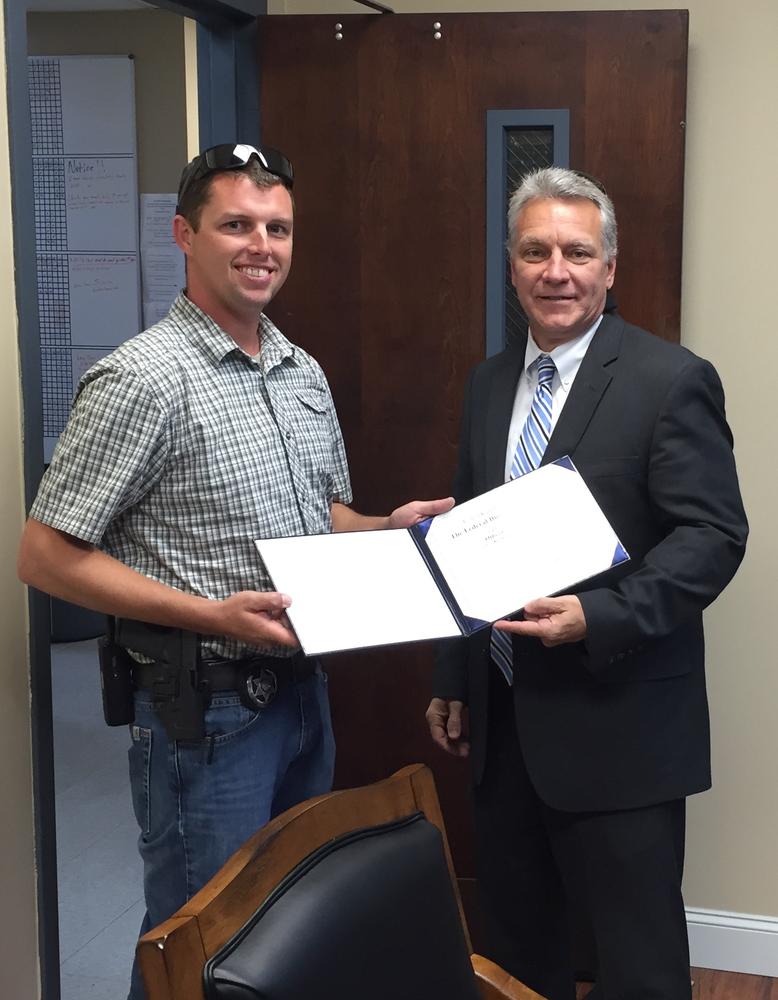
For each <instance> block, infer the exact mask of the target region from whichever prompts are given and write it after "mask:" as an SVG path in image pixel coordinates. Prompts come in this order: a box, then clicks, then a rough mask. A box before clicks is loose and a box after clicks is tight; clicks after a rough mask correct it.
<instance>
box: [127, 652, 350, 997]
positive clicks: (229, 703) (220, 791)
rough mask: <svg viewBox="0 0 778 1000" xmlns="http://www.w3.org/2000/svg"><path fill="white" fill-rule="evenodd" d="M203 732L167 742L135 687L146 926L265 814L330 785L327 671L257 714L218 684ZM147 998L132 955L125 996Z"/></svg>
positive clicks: (134, 776) (134, 751)
mask: <svg viewBox="0 0 778 1000" xmlns="http://www.w3.org/2000/svg"><path fill="white" fill-rule="evenodd" d="M205 732H206V739H205V740H203V741H202V742H191V743H189V742H183V741H178V742H169V741H168V739H167V736H166V734H165V730H164V729H163V727H162V724H161V723H160V721H159V718H158V716H157V713H156V712H155V710H154V706H153V704H152V702H151V697H150V695H149V693H148V692H146V691H137V692H136V693H135V722H134V724H133V725H132V726H131V727H130V734H131V737H132V745H131V747H130V751H129V759H130V785H131V789H132V801H133V808H134V810H135V817H136V819H137V821H138V825H139V826H140V831H141V832H140V837H139V839H138V848H139V850H140V855H141V858H142V859H143V887H144V893H145V897H146V916H145V917H144V919H143V924H142V925H141V934H145V932H146V931H147V930H150V929H151V928H152V927H155V926H156V925H157V924H158V923H160V922H161V921H163V920H166V919H167V918H168V917H170V916H172V914H173V913H175V911H176V910H177V909H179V907H181V906H183V904H184V903H185V902H186V901H187V900H188V899H189V898H190V897H191V896H192V895H193V894H194V893H195V892H197V891H198V890H199V889H201V888H202V886H203V885H204V884H205V883H206V882H207V881H208V879H209V878H211V876H212V875H214V874H215V872H217V871H218V870H219V868H221V866H222V865H223V864H224V862H225V861H226V860H227V859H228V858H229V857H230V856H231V855H232V854H233V853H234V852H235V851H236V850H237V849H238V848H239V847H240V846H241V845H242V844H243V843H244V841H246V840H247V839H248V838H249V837H250V836H251V834H253V833H255V832H256V831H257V830H258V829H259V827H261V826H263V825H264V824H265V823H267V821H268V820H269V819H272V817H273V816H276V815H278V813H281V812H283V811H284V810H285V809H288V808H290V807H291V806H293V805H296V804H297V803H298V802H302V801H304V800H305V799H308V798H311V797H312V796H314V795H321V794H323V793H324V792H328V791H329V790H330V789H331V787H332V774H333V768H334V762H335V741H334V738H333V735H332V725H331V722H330V709H329V701H328V697H327V681H326V675H324V674H323V673H322V672H321V670H317V672H316V673H315V674H313V675H312V676H311V677H308V678H307V679H305V680H303V681H301V682H299V683H296V682H293V681H290V682H289V683H287V684H285V685H283V686H282V687H281V689H280V690H279V692H278V694H277V695H276V697H275V698H274V699H273V701H272V702H271V703H270V705H269V706H267V708H264V709H261V710H260V711H259V712H254V711H251V710H249V709H247V708H244V707H243V705H242V704H241V702H240V699H239V697H238V695H237V694H235V693H234V692H232V691H227V692H222V693H218V692H217V693H216V694H214V695H213V696H212V698H211V704H210V707H209V708H208V710H207V711H206V713H205ZM144 997H145V991H144V989H143V985H142V977H141V975H140V970H139V968H138V963H137V961H136V962H135V963H134V965H133V969H132V985H131V988H130V994H129V1000H143V998H144Z"/></svg>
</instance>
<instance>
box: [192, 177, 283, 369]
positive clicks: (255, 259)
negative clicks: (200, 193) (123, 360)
mask: <svg viewBox="0 0 778 1000" xmlns="http://www.w3.org/2000/svg"><path fill="white" fill-rule="evenodd" d="M292 224H293V210H292V199H291V196H290V194H289V192H288V191H287V189H286V188H285V187H284V186H283V184H275V185H273V186H272V187H269V188H262V187H257V185H256V184H255V183H254V182H253V181H252V180H251V179H250V178H249V177H247V176H246V175H245V174H242V173H240V172H235V171H232V172H224V173H221V174H217V175H216V176H215V177H214V178H213V180H212V182H211V185H210V188H209V195H208V200H207V201H206V202H205V204H204V205H203V207H202V211H201V213H200V219H199V225H198V227H197V229H194V228H193V226H192V225H191V223H190V222H189V221H187V220H186V219H185V218H184V217H183V216H181V215H177V216H176V218H175V220H174V223H173V233H174V235H175V238H176V242H177V243H178V245H179V247H180V248H181V250H183V252H184V253H185V254H186V259H187V275H186V292H187V295H188V297H189V298H190V299H191V300H192V302H194V303H195V305H197V306H199V307H200V309H202V310H203V312H205V313H207V314H208V315H209V316H210V317H211V318H212V319H214V320H215V321H216V322H217V323H218V324H219V326H220V327H221V328H222V329H223V330H225V331H226V332H227V333H229V334H230V335H231V336H232V337H233V339H234V340H235V341H236V342H237V343H238V345H239V346H240V347H243V348H244V350H246V351H248V352H249V353H254V352H255V351H256V350H257V349H258V342H257V325H258V323H259V316H260V313H261V312H262V310H263V309H264V308H265V307H266V306H267V304H268V303H269V302H270V300H271V299H272V298H273V296H274V295H275V294H276V292H277V291H278V290H279V289H280V288H281V286H282V285H283V283H284V282H285V281H286V277H287V275H288V274H289V268H290V266H291V263H292Z"/></svg>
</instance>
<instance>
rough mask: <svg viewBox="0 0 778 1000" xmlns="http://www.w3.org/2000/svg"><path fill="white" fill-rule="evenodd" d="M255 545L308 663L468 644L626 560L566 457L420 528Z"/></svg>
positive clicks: (315, 536)
mask: <svg viewBox="0 0 778 1000" xmlns="http://www.w3.org/2000/svg"><path fill="white" fill-rule="evenodd" d="M538 525H547V526H548V528H547V530H539V529H538ZM256 546H257V548H258V550H259V554H260V556H261V557H262V560H263V562H264V563H265V566H266V567H267V570H268V572H269V574H270V577H271V579H272V581H273V585H274V587H275V588H276V589H277V590H280V591H283V592H285V593H287V594H290V595H291V597H292V606H291V607H290V608H289V611H288V615H289V618H290V620H291V622H292V626H293V627H294V630H295V632H296V633H297V637H298V638H299V640H300V644H301V645H302V647H303V649H304V650H305V652H306V653H308V654H316V653H326V652H332V651H334V650H342V649H357V648H360V647H363V646H378V645H385V644H388V643H398V642H413V641H418V640H421V639H436V638H443V637H448V636H457V635H469V634H471V633H472V632H474V631H476V630H477V629H479V628H482V627H484V626H486V625H488V624H490V623H491V622H494V621H496V620H498V619H500V618H504V617H505V616H506V615H509V614H513V613H514V612H516V611H517V610H520V609H521V608H522V607H523V606H524V605H525V604H526V603H527V602H528V601H530V600H532V599H533V598H537V597H541V596H545V595H549V594H554V593H558V592H560V591H562V590H563V589H565V588H567V587H570V586H572V585H573V584H576V583H578V582H580V581H581V580H585V579H587V578H588V577H590V576H594V575H595V574H597V573H601V572H603V571H604V570H606V569H609V568H610V567H611V566H614V565H617V564H618V563H620V562H623V561H624V560H626V559H627V558H628V556H627V553H626V552H625V551H624V549H623V547H622V545H621V543H620V542H619V540H618V538H617V537H616V535H615V533H614V531H613V529H612V528H611V526H610V525H609V524H608V521H607V520H606V518H605V516H604V515H603V513H602V511H601V510H600V508H599V507H598V505H597V503H596V501H595V500H594V497H593V496H592V495H591V493H590V492H589V490H588V488H587V486H586V484H585V483H584V481H583V479H582V478H581V477H580V475H579V474H578V472H577V470H576V469H575V467H574V466H573V464H572V462H571V461H570V459H569V458H565V459H560V460H559V461H557V462H554V463H552V464H550V465H546V466H543V467H541V468H540V469H537V470H536V471H534V472H530V473H528V474H527V475H526V476H522V477H521V478H520V479H515V480H513V481H512V482H510V483H506V484H505V485H504V486H500V487H498V488H497V489H494V490H490V491H489V492H488V493H485V494H483V495H482V496H479V497H476V498H475V499H473V500H470V501H468V502H467V503H464V504H461V505H460V506H459V507H455V508H454V509H453V510H451V511H449V512H448V513H446V514H440V515H438V516H437V517H434V518H430V519H428V520H426V521H422V522H421V523H420V524H417V525H415V526H414V527H412V528H407V529H405V528H403V529H393V530H388V531H363V532H340V533H335V534H330V535H310V536H301V537H295V538H271V539H261V540H258V541H257V542H256Z"/></svg>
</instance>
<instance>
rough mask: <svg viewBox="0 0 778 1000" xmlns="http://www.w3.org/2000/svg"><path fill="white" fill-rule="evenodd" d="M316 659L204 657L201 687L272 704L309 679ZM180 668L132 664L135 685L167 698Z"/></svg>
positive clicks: (255, 703)
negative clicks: (285, 691)
mask: <svg viewBox="0 0 778 1000" xmlns="http://www.w3.org/2000/svg"><path fill="white" fill-rule="evenodd" d="M317 665H318V664H317V661H316V660H315V659H309V658H308V657H306V656H305V654H304V653H295V655H294V656H289V657H282V656H250V657H246V658H244V659H241V660H207V659H204V660H202V662H201V664H200V669H199V672H198V677H199V683H198V687H199V688H200V690H201V691H202V692H203V693H204V694H206V695H212V694H215V693H216V692H218V691H235V692H237V694H239V695H240V697H241V700H242V701H243V702H244V704H246V705H247V706H248V707H253V708H260V707H264V706H266V705H269V704H270V702H271V701H272V700H273V698H274V697H275V695H276V693H277V692H278V691H279V690H280V689H281V688H282V687H284V686H286V685H287V684H289V683H290V682H292V681H295V682H297V683H299V682H301V681H304V680H306V679H307V678H309V677H311V676H312V675H313V674H314V673H315V672H316V667H317ZM178 671H179V668H177V667H175V668H173V667H171V666H170V664H167V663H163V662H161V661H158V660H157V661H154V662H152V663H137V662H136V663H133V666H132V680H133V684H134V686H135V687H136V688H138V689H140V690H148V691H151V692H153V693H154V694H157V695H162V696H163V697H164V695H165V693H166V690H167V685H168V684H169V683H175V682H176V681H175V678H177V676H178Z"/></svg>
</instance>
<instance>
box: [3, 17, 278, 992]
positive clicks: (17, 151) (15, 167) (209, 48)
mask: <svg viewBox="0 0 778 1000" xmlns="http://www.w3.org/2000/svg"><path fill="white" fill-rule="evenodd" d="M150 2H152V3H153V4H154V5H155V6H156V7H160V8H163V9H165V10H169V11H172V12H173V13H176V14H181V15H183V16H185V17H191V18H192V19H194V20H195V21H197V76H198V101H199V129H200V146H201V148H205V147H207V146H212V145H215V144H216V143H219V142H229V141H232V140H234V139H236V138H240V140H241V141H242V142H251V143H254V142H257V141H258V140H259V100H258V70H257V56H256V34H257V20H256V19H257V18H258V17H260V16H261V15H263V14H266V13H267V3H266V0H150ZM33 6H34V0H5V4H4V13H5V47H6V51H5V58H6V69H7V87H8V126H9V133H10V153H11V198H12V212H13V220H14V226H13V229H14V237H13V238H14V263H15V268H16V310H17V316H18V325H19V354H20V366H21V379H22V416H23V423H24V435H23V441H24V444H23V460H24V488H25V503H26V507H27V509H29V507H30V505H31V504H32V501H33V499H34V497H35V493H36V491H37V489H38V483H39V482H40V478H41V476H42V475H43V418H42V399H41V371H40V337H39V316H38V281H37V271H36V260H35V227H34V226H32V225H31V224H30V223H31V220H33V219H34V218H35V201H34V195H33V183H32V170H31V169H30V164H31V163H32V130H31V125H30V98H29V90H28V84H27V13H28V10H29V9H30V8H32V7H33ZM66 6H67V4H66V3H63V7H66ZM29 611H30V671H31V692H32V753H33V787H34V793H33V794H34V801H35V838H36V862H37V879H38V881H37V885H38V947H39V955H40V976H41V996H43V997H46V1000H59V997H60V976H59V923H58V918H57V851H56V818H55V809H54V747H53V737H52V705H51V659H50V648H49V645H50V639H49V637H50V608H49V598H48V597H47V596H46V595H45V594H41V593H39V592H38V591H35V590H32V589H31V590H30V596H29Z"/></svg>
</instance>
